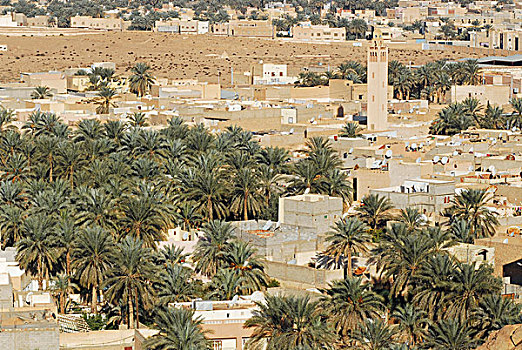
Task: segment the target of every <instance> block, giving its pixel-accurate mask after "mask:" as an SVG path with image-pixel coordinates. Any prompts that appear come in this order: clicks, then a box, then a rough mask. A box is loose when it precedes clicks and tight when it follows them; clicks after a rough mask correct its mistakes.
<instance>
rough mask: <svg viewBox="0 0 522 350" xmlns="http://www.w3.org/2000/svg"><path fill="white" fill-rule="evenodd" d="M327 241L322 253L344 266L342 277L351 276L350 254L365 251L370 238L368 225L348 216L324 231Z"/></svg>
mask: <svg viewBox="0 0 522 350" xmlns="http://www.w3.org/2000/svg"><path fill="white" fill-rule="evenodd" d="M325 240H326V241H327V242H328V243H329V245H328V247H327V248H326V250H325V251H324V252H323V254H324V255H326V256H328V257H330V258H331V259H333V260H334V262H335V264H336V265H343V266H344V278H345V279H346V278H347V277H348V276H352V273H353V269H352V256H353V254H356V253H367V252H368V245H369V243H370V242H371V240H372V237H371V235H370V234H369V233H368V226H366V224H364V223H363V222H362V221H360V220H359V219H358V218H355V217H349V218H347V219H341V220H339V221H337V222H336V223H335V226H334V227H333V231H329V232H327V233H326V238H325Z"/></svg>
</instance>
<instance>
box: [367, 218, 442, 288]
mask: <svg viewBox="0 0 522 350" xmlns="http://www.w3.org/2000/svg"><path fill="white" fill-rule="evenodd" d="M434 250H435V247H434V242H433V240H431V239H430V238H429V237H427V235H425V234H424V233H417V234H411V233H410V232H408V231H407V229H406V226H405V225H404V224H393V225H392V227H391V229H390V230H389V231H388V232H387V233H386V235H385V236H384V237H383V239H382V241H381V242H380V245H379V246H378V248H377V249H376V252H377V254H378V264H377V266H378V268H379V269H380V268H382V269H384V276H385V277H387V278H392V279H393V284H392V288H391V292H392V294H393V295H394V296H395V297H397V296H398V295H404V294H407V293H408V292H411V291H409V290H410V287H411V285H412V283H413V281H414V280H415V278H416V276H417V274H419V271H420V270H421V268H422V266H423V265H424V264H425V262H426V259H427V258H428V257H429V256H430V255H432V254H433V251H434Z"/></svg>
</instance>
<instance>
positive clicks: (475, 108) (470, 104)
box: [462, 97, 484, 125]
mask: <svg viewBox="0 0 522 350" xmlns="http://www.w3.org/2000/svg"><path fill="white" fill-rule="evenodd" d="M462 107H463V108H464V112H465V113H467V114H469V115H470V116H471V117H472V118H473V120H474V121H475V123H476V124H477V125H481V120H480V114H481V113H482V110H483V108H484V106H482V105H481V104H480V101H479V100H478V99H476V98H471V97H468V98H466V99H465V100H464V101H462Z"/></svg>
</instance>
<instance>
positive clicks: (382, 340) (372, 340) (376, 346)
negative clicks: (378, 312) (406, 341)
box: [354, 319, 397, 350]
mask: <svg viewBox="0 0 522 350" xmlns="http://www.w3.org/2000/svg"><path fill="white" fill-rule="evenodd" d="M396 335H397V331H396V330H395V328H394V327H393V326H388V325H387V324H386V323H385V322H383V321H381V320H379V319H377V320H373V319H366V320H364V323H363V324H362V325H360V327H359V328H357V329H356V330H355V333H354V339H355V340H357V341H358V343H359V344H360V347H358V348H359V349H364V350H386V349H389V347H390V346H391V345H392V344H393V343H394V340H395V338H396Z"/></svg>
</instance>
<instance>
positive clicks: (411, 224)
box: [397, 207, 426, 232]
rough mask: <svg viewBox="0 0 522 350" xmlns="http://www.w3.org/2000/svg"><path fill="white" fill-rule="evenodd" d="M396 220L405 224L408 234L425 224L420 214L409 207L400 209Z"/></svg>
mask: <svg viewBox="0 0 522 350" xmlns="http://www.w3.org/2000/svg"><path fill="white" fill-rule="evenodd" d="M397 219H398V220H399V221H400V222H402V223H403V224H405V225H406V228H407V229H408V231H410V232H413V231H416V230H418V229H420V227H421V226H423V225H425V224H426V219H425V217H424V216H423V215H422V214H421V212H420V211H419V210H418V209H413V208H410V207H408V208H406V209H401V211H400V213H399V216H398V218H397Z"/></svg>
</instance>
